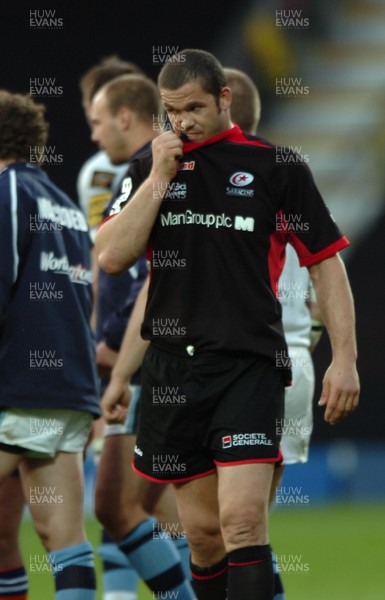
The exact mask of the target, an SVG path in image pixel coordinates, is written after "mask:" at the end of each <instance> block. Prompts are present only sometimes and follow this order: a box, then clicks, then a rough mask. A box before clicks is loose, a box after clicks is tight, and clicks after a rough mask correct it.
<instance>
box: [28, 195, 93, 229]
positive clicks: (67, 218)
mask: <svg viewBox="0 0 385 600" xmlns="http://www.w3.org/2000/svg"><path fill="white" fill-rule="evenodd" d="M37 209H38V214H39V218H40V219H46V220H47V221H52V222H53V223H57V224H58V225H61V226H62V227H67V228H68V229H75V230H76V231H88V227H87V222H86V220H85V217H84V215H83V213H82V212H81V211H80V210H78V209H77V208H69V207H67V206H62V205H61V204H57V203H56V202H54V201H53V200H51V199H50V198H44V197H42V196H40V197H39V198H37Z"/></svg>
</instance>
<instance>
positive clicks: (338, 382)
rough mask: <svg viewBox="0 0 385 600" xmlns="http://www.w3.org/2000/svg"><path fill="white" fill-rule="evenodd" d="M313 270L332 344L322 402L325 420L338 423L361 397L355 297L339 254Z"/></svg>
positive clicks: (315, 285) (318, 297)
mask: <svg viewBox="0 0 385 600" xmlns="http://www.w3.org/2000/svg"><path fill="white" fill-rule="evenodd" d="M309 272H310V275H311V278H312V281H313V285H314V288H315V291H316V294H317V299H318V304H319V308H320V311H321V315H322V318H323V321H324V323H325V326H326V329H327V331H328V335H329V338H330V344H331V348H332V362H331V364H330V366H329V368H328V369H327V371H326V373H325V377H324V379H323V388H322V394H321V399H320V401H319V403H318V404H319V406H325V407H326V408H325V421H327V422H328V423H330V424H331V425H334V424H335V423H338V422H339V421H341V420H342V419H343V418H344V417H346V416H348V415H349V414H350V413H351V412H353V411H354V410H355V409H356V407H357V405H358V399H359V392H360V385H359V378H358V373H357V369H356V360H357V345H356V337H355V312H354V305H353V298H352V294H351V290H350V285H349V282H348V278H347V275H346V271H345V267H344V264H343V262H342V260H341V258H340V257H339V255H338V254H337V255H336V256H333V257H331V258H328V259H326V260H324V261H322V262H320V263H318V264H316V265H313V266H311V267H309Z"/></svg>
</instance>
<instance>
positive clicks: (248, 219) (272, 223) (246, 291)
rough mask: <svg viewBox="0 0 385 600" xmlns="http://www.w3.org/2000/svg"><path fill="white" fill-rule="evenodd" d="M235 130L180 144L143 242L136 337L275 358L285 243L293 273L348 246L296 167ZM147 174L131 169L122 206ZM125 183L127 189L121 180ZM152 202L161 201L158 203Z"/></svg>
mask: <svg viewBox="0 0 385 600" xmlns="http://www.w3.org/2000/svg"><path fill="white" fill-rule="evenodd" d="M289 154H290V157H291V158H292V159H293V160H292V161H290V162H289V161H288V160H287V158H286V152H285V151H282V149H280V148H279V147H276V146H274V145H273V144H270V143H269V142H266V141H265V140H261V139H259V138H257V137H254V136H249V135H246V134H244V133H243V132H242V131H241V130H240V129H239V127H238V126H234V127H233V128H231V129H229V130H228V131H225V132H223V133H221V134H219V135H218V136H215V137H213V138H211V139H209V140H206V141H204V142H202V143H190V142H188V143H185V144H184V146H183V157H182V158H181V159H180V161H179V165H178V171H177V175H176V176H175V178H174V179H173V180H172V181H171V182H170V183H169V184H168V185H167V187H166V189H165V190H163V189H162V190H154V194H156V193H159V195H161V194H163V192H164V191H165V192H166V193H165V195H164V197H163V200H162V202H161V205H160V209H159V214H158V217H157V219H156V221H155V223H154V227H153V229H152V233H151V236H150V239H149V244H148V259H149V261H150V262H151V284H150V288H149V294H148V301H147V307H146V314H145V319H144V323H143V326H142V336H143V337H144V338H145V339H149V340H153V341H155V342H156V341H159V342H161V341H163V342H167V343H169V344H174V345H179V346H183V347H187V346H194V347H195V348H197V349H198V350H200V351H209V352H221V353H232V354H237V353H245V354H259V355H261V356H266V357H268V358H271V359H275V360H276V361H277V364H278V362H279V359H280V357H285V356H286V354H287V347H286V343H285V340H284V336H283V329H282V322H281V306H280V302H279V298H278V279H279V276H280V274H281V271H282V268H283V264H284V260H285V246H286V243H288V242H290V243H291V244H292V245H293V246H294V248H295V250H296V251H297V254H298V256H299V259H300V263H301V265H302V266H309V265H312V264H314V263H317V262H319V261H321V260H324V259H326V258H328V257H330V256H333V255H334V254H336V252H338V251H339V250H341V249H342V248H344V247H345V246H346V245H348V241H347V240H346V238H344V237H343V236H342V235H341V232H340V231H339V229H338V227H337V226H336V224H335V223H334V221H333V219H332V218H331V216H330V214H329V211H328V209H327V207H326V205H325V203H324V202H323V200H322V198H321V196H320V194H319V192H318V190H317V187H316V185H315V183H314V181H313V178H312V175H311V172H310V170H309V168H308V167H307V165H306V164H304V162H303V160H301V159H300V157H298V156H297V155H295V154H294V153H293V152H289ZM150 169H151V155H150V154H148V155H147V156H144V157H142V158H140V159H139V160H137V161H135V162H133V163H132V165H131V167H130V169H129V172H128V174H127V178H126V188H127V190H128V188H130V193H129V194H126V198H125V201H124V202H121V203H120V205H119V206H115V210H114V211H113V212H112V213H111V215H113V214H116V213H117V212H118V211H119V210H122V209H124V205H125V202H129V200H130V197H131V196H132V195H133V194H134V193H135V191H136V189H137V188H138V186H139V185H140V184H141V183H142V181H143V180H144V179H146V177H147V176H148V174H149V172H150ZM128 181H129V182H130V183H128ZM159 197H161V196H159Z"/></svg>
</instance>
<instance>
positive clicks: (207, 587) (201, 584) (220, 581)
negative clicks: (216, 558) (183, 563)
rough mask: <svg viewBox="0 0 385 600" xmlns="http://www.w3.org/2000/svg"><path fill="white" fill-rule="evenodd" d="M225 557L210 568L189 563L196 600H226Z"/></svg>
mask: <svg viewBox="0 0 385 600" xmlns="http://www.w3.org/2000/svg"><path fill="white" fill-rule="evenodd" d="M227 571H228V568H227V556H225V558H224V559H223V560H221V561H220V562H218V563H216V564H215V565H212V566H211V567H203V568H201V567H197V566H196V565H193V563H191V574H192V580H193V589H194V592H195V593H196V595H197V598H198V600H226V587H227Z"/></svg>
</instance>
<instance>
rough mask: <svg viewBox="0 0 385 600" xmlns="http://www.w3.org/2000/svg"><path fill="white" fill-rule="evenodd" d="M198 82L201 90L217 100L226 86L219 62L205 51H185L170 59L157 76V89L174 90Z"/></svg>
mask: <svg viewBox="0 0 385 600" xmlns="http://www.w3.org/2000/svg"><path fill="white" fill-rule="evenodd" d="M195 80H199V81H200V83H201V86H202V89H203V90H204V91H205V92H206V93H208V94H212V95H213V96H215V98H218V97H219V95H220V92H221V90H222V88H223V87H225V86H226V76H225V74H224V71H223V67H222V65H221V63H220V62H219V60H218V59H217V58H215V56H214V55H213V54H211V53H210V52H206V50H196V49H186V50H181V51H180V52H177V53H176V54H174V55H173V56H171V57H170V59H169V60H168V62H166V64H165V65H164V66H163V67H162V69H161V71H160V73H159V76H158V86H159V88H161V89H162V88H163V89H167V90H176V89H178V88H180V87H182V86H183V85H185V84H186V83H190V82H191V81H195Z"/></svg>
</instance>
